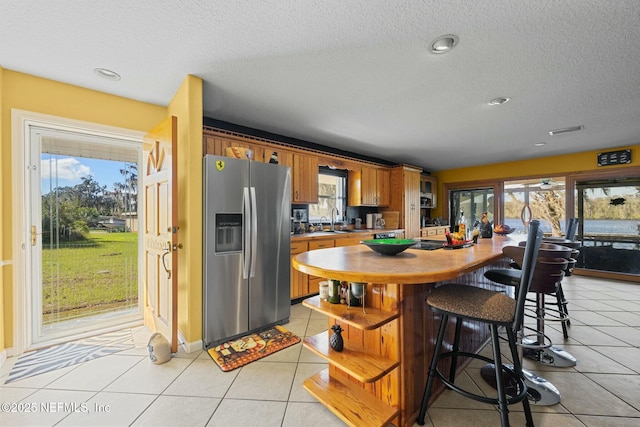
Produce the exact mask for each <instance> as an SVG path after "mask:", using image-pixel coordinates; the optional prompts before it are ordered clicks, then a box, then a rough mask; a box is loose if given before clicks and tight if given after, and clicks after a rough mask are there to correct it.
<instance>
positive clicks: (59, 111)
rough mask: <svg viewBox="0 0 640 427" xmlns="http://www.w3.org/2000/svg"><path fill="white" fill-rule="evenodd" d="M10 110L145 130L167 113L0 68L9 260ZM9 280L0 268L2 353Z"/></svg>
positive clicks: (9, 324) (4, 250) (8, 256)
mask: <svg viewBox="0 0 640 427" xmlns="http://www.w3.org/2000/svg"><path fill="white" fill-rule="evenodd" d="M114 84H117V83H114ZM12 108H16V109H21V110H26V111H31V112H37V113H42V114H49V115H53V116H59V117H65V118H69V119H74V120H83V121H87V122H92V123H98V124H102V125H107V126H115V127H120V128H126V129H132V130H136V131H144V132H146V131H148V130H150V129H152V128H153V127H154V126H155V125H156V124H157V123H159V122H160V121H161V120H162V119H164V118H165V117H166V116H167V108H166V107H162V106H158V105H153V104H148V103H144V102H140V101H134V100H131V99H126V98H122V97H118V96H114V95H108V94H105V93H102V92H96V91H93V90H90V89H85V88H81V87H78V86H73V85H68V84H65V83H60V82H56V81H52V80H47V79H43V78H40V77H35V76H31V75H27V74H23V73H18V72H15V71H11V70H7V69H2V68H0V209H1V211H0V224H1V229H0V236H1V238H0V245H1V246H0V254H1V255H2V259H3V260H10V261H11V260H13V256H14V254H12V250H13V248H12V239H13V232H14V229H13V220H12V217H11V215H12V209H13V206H12V187H13V185H12V170H11V109H12ZM201 128H202V126H200V129H201ZM199 145H202V144H201V143H199ZM12 283H13V272H12V268H11V267H10V266H9V267H7V266H5V267H2V279H1V281H0V286H1V287H2V289H1V290H2V294H1V295H0V298H1V302H2V309H0V315H2V317H1V318H0V352H1V351H2V350H4V349H7V348H9V347H11V346H12V345H13V316H14V314H13V306H12V302H13V289H12Z"/></svg>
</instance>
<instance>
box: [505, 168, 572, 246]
mask: <svg viewBox="0 0 640 427" xmlns="http://www.w3.org/2000/svg"><path fill="white" fill-rule="evenodd" d="M565 200H566V192H565V179H564V177H556V178H553V179H547V178H543V179H538V178H534V179H522V180H517V181H505V183H504V222H505V224H506V225H508V226H509V227H511V228H515V229H516V231H515V232H516V233H518V232H521V233H524V232H526V231H527V227H528V223H529V222H530V220H531V219H537V220H539V221H540V225H541V227H542V230H543V231H544V232H545V234H546V235H547V236H556V237H560V236H564V233H565V232H566V219H565V217H566V215H565Z"/></svg>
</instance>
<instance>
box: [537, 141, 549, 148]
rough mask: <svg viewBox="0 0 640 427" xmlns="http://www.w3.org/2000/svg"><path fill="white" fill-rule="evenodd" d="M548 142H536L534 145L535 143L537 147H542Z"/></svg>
mask: <svg viewBox="0 0 640 427" xmlns="http://www.w3.org/2000/svg"><path fill="white" fill-rule="evenodd" d="M546 144H547V143H546V142H536V143H535V144H534V145H535V146H536V147H542V146H544V145H546Z"/></svg>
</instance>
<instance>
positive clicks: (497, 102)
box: [489, 96, 511, 105]
mask: <svg viewBox="0 0 640 427" xmlns="http://www.w3.org/2000/svg"><path fill="white" fill-rule="evenodd" d="M510 100H511V98H508V97H506V96H501V97H499V98H493V99H492V100H491V101H489V105H502V104H506V103H507V102H509V101H510Z"/></svg>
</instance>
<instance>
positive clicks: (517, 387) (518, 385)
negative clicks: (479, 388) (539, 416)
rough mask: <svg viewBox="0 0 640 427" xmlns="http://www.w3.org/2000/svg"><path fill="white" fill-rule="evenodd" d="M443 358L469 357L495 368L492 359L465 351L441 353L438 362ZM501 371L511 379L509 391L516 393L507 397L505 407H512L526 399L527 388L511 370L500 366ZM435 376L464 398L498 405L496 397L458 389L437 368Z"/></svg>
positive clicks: (522, 380)
mask: <svg viewBox="0 0 640 427" xmlns="http://www.w3.org/2000/svg"><path fill="white" fill-rule="evenodd" d="M445 357H469V358H472V359H479V360H483V361H485V362H487V363H490V364H492V365H494V366H495V364H494V360H493V359H491V358H489V357H486V356H483V355H481V354H475V353H469V352H465V351H448V352H444V353H441V354H440V359H439V360H440V361H441V360H442V359H443V358H445ZM502 371H503V373H504V374H505V377H508V378H510V379H511V382H512V384H511V390H513V392H514V393H517V394H515V396H510V395H507V405H512V404H514V403H519V402H522V401H523V400H524V399H525V398H527V386H526V385H525V383H524V379H523V378H521V377H519V376H518V375H517V374H516V373H515V371H514V370H513V369H511V368H510V367H508V366H506V365H502ZM436 375H437V376H438V378H440V380H441V381H442V383H443V384H444V385H445V387H447V388H449V389H451V390H453V391H455V392H456V393H458V394H461V395H463V396H464V397H468V398H469V399H473V400H476V401H478V402H483V403H489V404H492V405H498V397H497V396H496V397H488V396H483V395H479V394H476V393H472V392H470V391H468V390H465V389H463V388H461V387H458V386H457V385H455V384H454V383H453V382H451V381H449V379H448V376H445V375H443V374H442V372H440V369H438V368H436Z"/></svg>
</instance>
